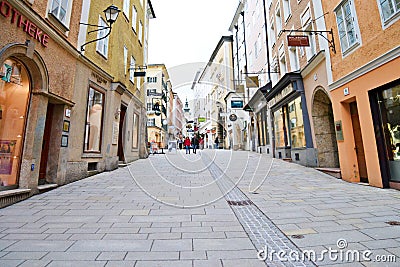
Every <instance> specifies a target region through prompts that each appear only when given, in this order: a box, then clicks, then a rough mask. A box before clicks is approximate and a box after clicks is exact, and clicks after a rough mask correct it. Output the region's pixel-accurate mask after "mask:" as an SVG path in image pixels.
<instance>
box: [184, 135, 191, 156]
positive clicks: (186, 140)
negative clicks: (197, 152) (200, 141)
mask: <svg viewBox="0 0 400 267" xmlns="http://www.w3.org/2000/svg"><path fill="white" fill-rule="evenodd" d="M183 145H184V146H185V148H186V154H190V139H189V136H186V139H185V141H184V142H183Z"/></svg>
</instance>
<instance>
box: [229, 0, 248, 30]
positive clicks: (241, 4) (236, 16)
mask: <svg viewBox="0 0 400 267" xmlns="http://www.w3.org/2000/svg"><path fill="white" fill-rule="evenodd" d="M244 1H246V0H244ZM244 1H240V2H239V5H238V7H237V9H236V12H235V15H234V16H233V19H232V22H231V25H230V26H229V31H230V32H231V31H233V27H235V24H236V23H237V21H238V19H239V18H238V17H239V15H240V13H242V10H243V7H244V3H243V2H244Z"/></svg>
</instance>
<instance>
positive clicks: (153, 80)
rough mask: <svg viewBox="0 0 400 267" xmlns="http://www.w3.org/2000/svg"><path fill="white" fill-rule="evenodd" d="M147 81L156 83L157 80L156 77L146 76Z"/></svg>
mask: <svg viewBox="0 0 400 267" xmlns="http://www.w3.org/2000/svg"><path fill="white" fill-rule="evenodd" d="M147 82H148V83H156V82H157V77H147Z"/></svg>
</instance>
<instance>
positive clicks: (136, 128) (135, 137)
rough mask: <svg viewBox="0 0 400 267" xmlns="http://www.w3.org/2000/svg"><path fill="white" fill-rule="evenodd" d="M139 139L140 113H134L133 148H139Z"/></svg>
mask: <svg viewBox="0 0 400 267" xmlns="http://www.w3.org/2000/svg"><path fill="white" fill-rule="evenodd" d="M138 139H139V115H138V114H136V113H133V128H132V148H138V144H139V142H138Z"/></svg>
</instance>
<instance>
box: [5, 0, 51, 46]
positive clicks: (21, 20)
mask: <svg viewBox="0 0 400 267" xmlns="http://www.w3.org/2000/svg"><path fill="white" fill-rule="evenodd" d="M0 14H1V15H2V16H3V17H5V18H6V19H9V21H10V24H15V25H16V26H17V27H18V28H21V29H22V30H23V31H24V32H26V33H27V34H28V35H29V36H31V37H33V38H34V39H35V40H36V41H38V42H39V43H40V44H41V45H42V46H44V47H47V45H48V44H49V40H50V37H49V36H48V35H47V34H46V33H45V32H43V31H42V30H41V29H40V28H39V27H38V26H36V25H35V24H34V23H33V22H31V21H30V20H29V19H27V18H25V17H24V16H23V15H22V14H21V13H19V11H18V10H16V9H15V8H14V7H13V6H11V4H10V3H8V2H7V1H0Z"/></svg>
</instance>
